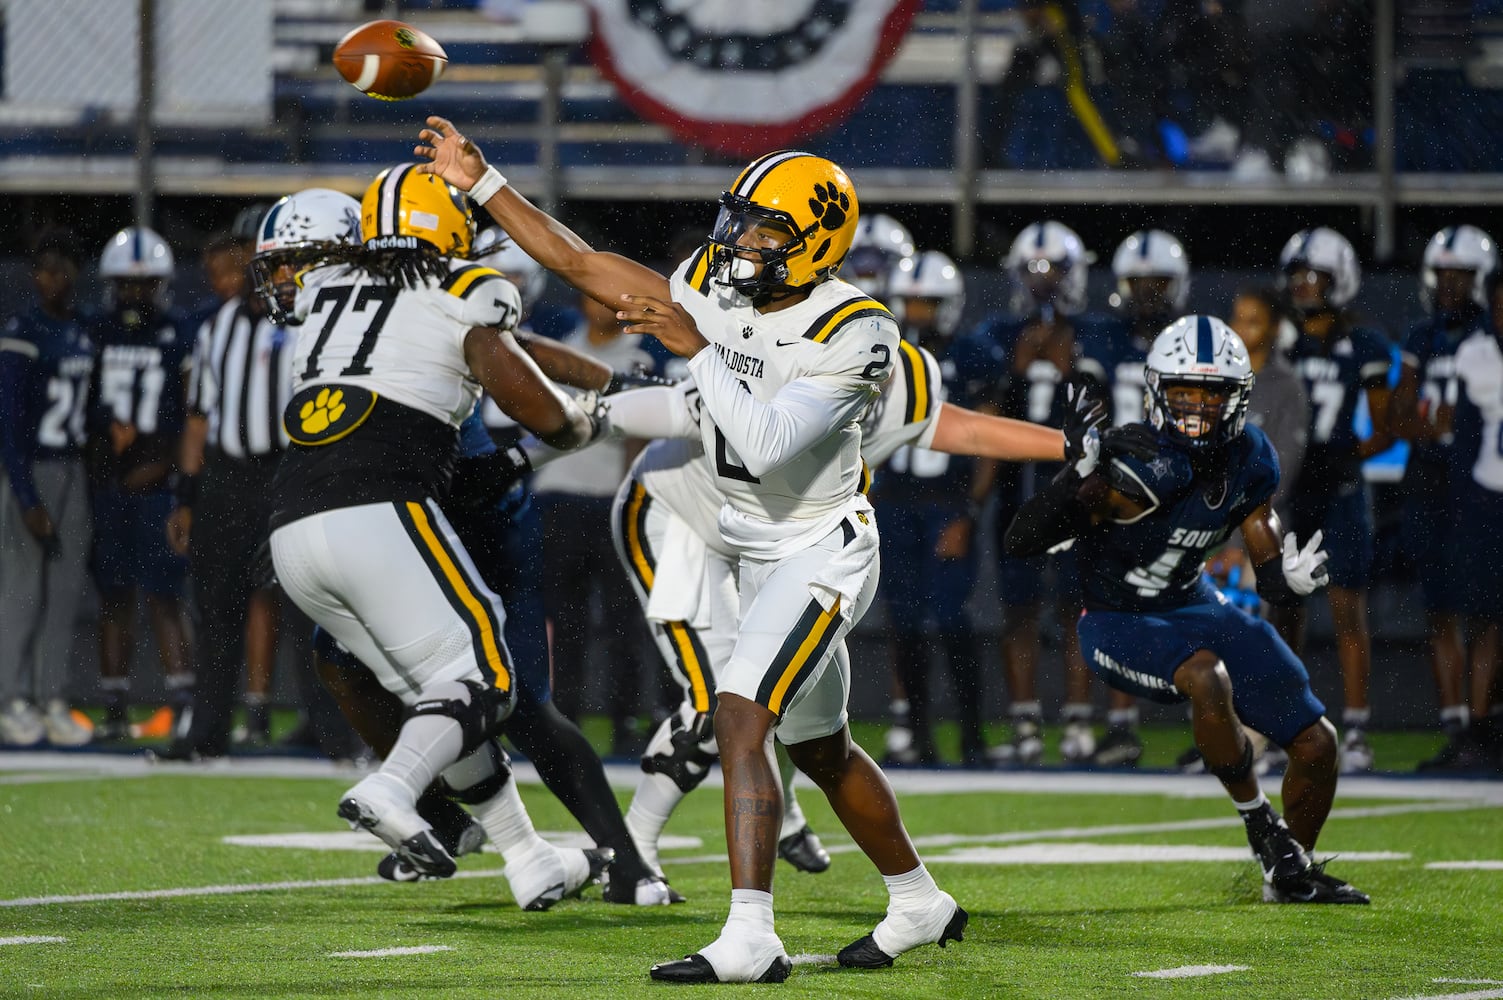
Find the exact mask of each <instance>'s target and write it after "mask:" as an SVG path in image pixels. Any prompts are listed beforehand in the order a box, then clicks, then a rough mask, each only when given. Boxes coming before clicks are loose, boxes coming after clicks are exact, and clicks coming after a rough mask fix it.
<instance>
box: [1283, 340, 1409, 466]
mask: <svg viewBox="0 0 1503 1000" xmlns="http://www.w3.org/2000/svg"><path fill="white" fill-rule="evenodd" d="M1289 360H1290V362H1291V363H1292V364H1293V365H1294V370H1295V371H1296V372H1298V373H1299V376H1300V378H1301V379H1302V380H1303V381H1304V383H1305V393H1306V394H1307V395H1308V396H1309V397H1310V438H1309V445H1308V446H1307V447H1306V450H1305V460H1304V463H1303V465H1302V466H1301V470H1300V476H1299V478H1298V479H1297V480H1296V481H1295V486H1294V488H1295V490H1296V491H1298V492H1301V493H1306V492H1311V491H1329V490H1334V489H1335V488H1337V487H1340V486H1345V485H1350V484H1352V483H1360V482H1361V481H1362V462H1361V460H1360V459H1359V458H1358V457H1357V446H1358V444H1359V439H1358V437H1357V431H1356V430H1355V428H1354V426H1353V418H1354V417H1355V415H1356V412H1357V400H1358V399H1359V398H1360V397H1361V396H1362V394H1363V393H1365V392H1366V391H1367V390H1368V389H1382V388H1385V387H1386V386H1387V385H1388V372H1389V368H1390V367H1391V365H1392V364H1393V357H1392V354H1391V352H1390V351H1389V348H1388V340H1387V338H1386V337H1384V336H1383V335H1382V334H1380V333H1376V332H1374V331H1372V330H1368V329H1364V328H1362V327H1354V328H1353V329H1351V330H1347V331H1344V332H1339V333H1337V332H1333V333H1332V334H1330V335H1328V336H1326V337H1313V336H1310V335H1309V334H1301V335H1300V337H1299V339H1298V340H1297V341H1296V342H1295V344H1294V348H1293V349H1292V350H1291V351H1290V352H1289Z"/></svg>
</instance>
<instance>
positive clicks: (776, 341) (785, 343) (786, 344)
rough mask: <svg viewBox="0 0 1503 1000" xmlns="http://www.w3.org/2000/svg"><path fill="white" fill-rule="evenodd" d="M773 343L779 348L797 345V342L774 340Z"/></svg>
mask: <svg viewBox="0 0 1503 1000" xmlns="http://www.w3.org/2000/svg"><path fill="white" fill-rule="evenodd" d="M773 343H775V344H777V345H778V346H779V347H792V346H793V345H794V344H797V343H798V341H797V340H775V341H773Z"/></svg>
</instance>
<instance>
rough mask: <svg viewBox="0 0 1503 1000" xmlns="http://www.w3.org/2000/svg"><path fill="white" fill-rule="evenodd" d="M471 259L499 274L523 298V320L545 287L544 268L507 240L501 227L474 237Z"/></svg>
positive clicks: (483, 230) (493, 227)
mask: <svg viewBox="0 0 1503 1000" xmlns="http://www.w3.org/2000/svg"><path fill="white" fill-rule="evenodd" d="M470 259H471V260H473V261H475V262H476V263H477V264H484V265H485V266H486V267H489V268H494V269H495V270H497V271H500V272H501V273H502V274H503V275H505V277H506V280H507V281H510V282H511V283H512V284H514V285H516V286H517V291H518V292H520V293H521V295H522V314H523V315H524V316H525V315H526V314H527V313H529V312H531V311H532V307H533V305H534V304H535V303H536V302H537V300H538V299H540V298H541V297H542V295H543V289H544V288H545V287H546V286H547V284H548V272H547V271H545V270H543V265H541V264H539V263H538V262H537V261H535V260H533V259H532V257H530V256H529V255H528V253H527V251H526V250H523V249H522V248H521V247H519V246H517V244H516V241H515V240H513V239H512V238H511V237H510V236H507V235H506V232H505V231H504V230H502V229H501V227H500V226H487V227H486V228H484V229H482V230H480V232H479V233H478V234H476V236H475V246H474V248H473V249H471V251H470Z"/></svg>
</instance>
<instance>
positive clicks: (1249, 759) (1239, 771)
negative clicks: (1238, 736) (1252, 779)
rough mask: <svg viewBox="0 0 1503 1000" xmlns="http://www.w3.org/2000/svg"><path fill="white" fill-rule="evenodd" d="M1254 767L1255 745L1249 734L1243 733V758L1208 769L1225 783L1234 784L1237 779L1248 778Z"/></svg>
mask: <svg viewBox="0 0 1503 1000" xmlns="http://www.w3.org/2000/svg"><path fill="white" fill-rule="evenodd" d="M1252 769H1253V745H1252V740H1250V739H1248V738H1247V734H1246V733H1243V734H1242V758H1241V759H1240V760H1238V761H1237V763H1235V764H1232V765H1230V766H1227V767H1211V768H1207V769H1206V770H1208V771H1210V772H1211V773H1212V774H1214V775H1215V776H1216V777H1217V779H1219V780H1220V781H1221V782H1222V783H1223V784H1232V783H1233V782H1237V781H1245V780H1247V776H1248V775H1250V774H1252Z"/></svg>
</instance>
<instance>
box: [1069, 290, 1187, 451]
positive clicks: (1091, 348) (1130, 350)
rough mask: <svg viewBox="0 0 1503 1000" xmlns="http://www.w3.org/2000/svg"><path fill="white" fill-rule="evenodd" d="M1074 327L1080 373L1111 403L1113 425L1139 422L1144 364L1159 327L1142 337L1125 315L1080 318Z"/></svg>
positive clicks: (1143, 393)
mask: <svg viewBox="0 0 1503 1000" xmlns="http://www.w3.org/2000/svg"><path fill="white" fill-rule="evenodd" d="M1165 325H1167V324H1165ZM1076 328H1077V329H1078V330H1079V331H1080V349H1081V354H1082V357H1081V361H1080V373H1081V374H1082V375H1084V376H1085V377H1086V378H1088V379H1090V380H1091V381H1093V382H1095V383H1096V384H1097V385H1099V386H1100V387H1101V390H1102V394H1103V397H1104V398H1105V399H1106V400H1107V401H1108V403H1109V405H1110V406H1111V414H1112V426H1114V427H1121V426H1122V425H1123V424H1135V423H1138V422H1139V421H1141V420H1142V419H1143V417H1144V416H1145V414H1144V412H1143V400H1144V397H1145V394H1146V392H1147V388H1148V384H1147V382H1146V381H1144V378H1143V363H1144V362H1145V361H1147V360H1148V349H1149V347H1151V346H1153V341H1152V337H1153V335H1154V334H1156V333H1157V332H1158V329H1161V327H1160V328H1156V329H1152V330H1151V331H1149V336H1148V337H1144V336H1143V330H1142V328H1141V327H1139V326H1138V325H1136V324H1134V323H1133V322H1131V321H1130V320H1128V319H1127V318H1126V317H1122V316H1114V315H1096V316H1087V317H1085V318H1083V319H1082V320H1081V321H1080V322H1079V323H1078V324H1077V327H1076Z"/></svg>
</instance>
